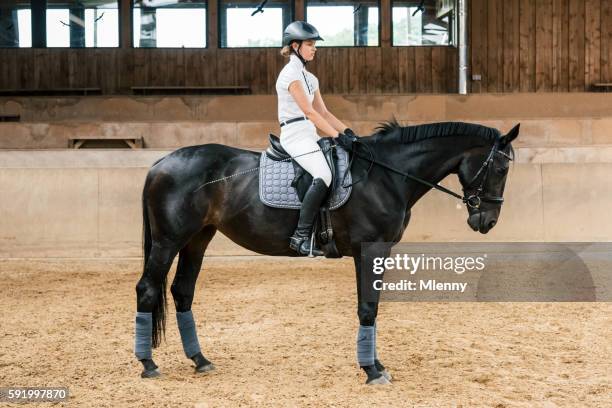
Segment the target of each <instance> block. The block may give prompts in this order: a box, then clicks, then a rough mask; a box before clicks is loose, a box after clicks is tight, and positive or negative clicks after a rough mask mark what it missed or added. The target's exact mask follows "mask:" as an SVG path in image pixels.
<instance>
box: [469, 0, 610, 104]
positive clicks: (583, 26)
mask: <svg viewBox="0 0 612 408" xmlns="http://www.w3.org/2000/svg"><path fill="white" fill-rule="evenodd" d="M469 12H470V18H471V24H470V38H471V47H470V53H471V54H470V64H471V67H470V68H471V70H470V71H471V74H480V75H482V80H481V81H473V82H472V86H471V91H472V92H476V93H477V92H574V91H577V92H582V91H588V90H590V89H591V85H592V84H593V83H597V82H612V67H611V66H610V62H612V1H610V0H535V1H534V0H471V1H470V10H469Z"/></svg>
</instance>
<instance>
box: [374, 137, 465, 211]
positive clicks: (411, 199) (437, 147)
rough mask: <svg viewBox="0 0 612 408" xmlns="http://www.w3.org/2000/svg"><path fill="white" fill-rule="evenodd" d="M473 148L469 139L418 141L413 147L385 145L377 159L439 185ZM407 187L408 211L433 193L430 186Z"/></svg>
mask: <svg viewBox="0 0 612 408" xmlns="http://www.w3.org/2000/svg"><path fill="white" fill-rule="evenodd" d="M469 148H470V145H469V143H466V140H465V138H460V137H451V136H449V137H444V138H440V139H433V140H423V141H420V142H414V144H412V145H399V144H394V143H389V144H381V145H379V149H377V150H378V151H377V156H378V157H379V160H380V159H382V160H384V161H387V160H388V163H389V164H390V165H392V166H394V167H395V168H397V169H398V170H401V171H403V172H405V173H407V174H410V175H412V176H415V177H418V178H420V179H423V180H426V181H428V182H430V183H434V184H436V183H439V182H440V181H442V180H443V179H444V178H445V177H446V176H448V175H449V174H451V173H452V172H453V171H454V170H455V169H456V168H457V166H458V165H459V162H460V161H461V158H462V157H463V155H464V153H465V151H467V150H468V149H469ZM385 158H386V160H385ZM405 188H406V190H405V198H406V200H407V204H408V205H407V206H408V208H410V207H412V206H413V205H414V203H416V202H417V201H418V200H419V199H420V198H421V197H423V196H424V195H425V194H426V193H427V192H428V191H429V190H430V188H429V187H427V186H426V185H424V184H420V183H417V182H414V181H410V182H408V183H405Z"/></svg>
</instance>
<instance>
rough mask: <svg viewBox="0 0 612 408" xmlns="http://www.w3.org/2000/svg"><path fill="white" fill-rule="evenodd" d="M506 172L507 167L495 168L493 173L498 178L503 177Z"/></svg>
mask: <svg viewBox="0 0 612 408" xmlns="http://www.w3.org/2000/svg"><path fill="white" fill-rule="evenodd" d="M506 171H508V167H496V168H495V173H497V174H499V175H500V176H503V175H504V174H506Z"/></svg>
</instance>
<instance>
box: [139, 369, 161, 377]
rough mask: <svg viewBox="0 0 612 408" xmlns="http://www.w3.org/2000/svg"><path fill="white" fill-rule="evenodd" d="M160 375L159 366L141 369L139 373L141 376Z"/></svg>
mask: <svg viewBox="0 0 612 408" xmlns="http://www.w3.org/2000/svg"><path fill="white" fill-rule="evenodd" d="M160 375H161V372H160V371H159V368H154V369H152V370H143V371H142V373H140V377H141V378H155V377H159V376H160Z"/></svg>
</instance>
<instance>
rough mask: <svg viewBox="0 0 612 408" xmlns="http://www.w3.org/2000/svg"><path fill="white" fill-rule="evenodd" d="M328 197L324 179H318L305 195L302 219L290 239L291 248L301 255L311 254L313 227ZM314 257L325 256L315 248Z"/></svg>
mask: <svg viewBox="0 0 612 408" xmlns="http://www.w3.org/2000/svg"><path fill="white" fill-rule="evenodd" d="M326 195H327V186H326V185H325V182H324V181H323V179H320V178H316V179H314V180H313V181H312V184H311V185H310V187H309V188H308V191H306V194H305V195H304V200H302V208H300V219H299V221H298V225H297V228H296V230H295V232H294V233H293V236H292V237H291V238H290V239H289V247H290V248H291V249H293V250H294V251H296V252H297V253H298V254H300V255H309V254H310V237H311V235H312V227H313V223H314V219H315V216H316V215H317V211H319V208H321V204H322V203H323V200H324V199H325V196H326ZM312 254H313V255H314V256H322V255H324V253H323V251H321V250H320V249H316V248H313V249H312Z"/></svg>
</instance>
